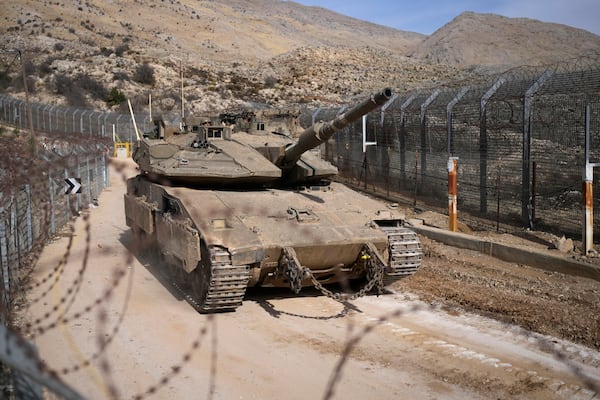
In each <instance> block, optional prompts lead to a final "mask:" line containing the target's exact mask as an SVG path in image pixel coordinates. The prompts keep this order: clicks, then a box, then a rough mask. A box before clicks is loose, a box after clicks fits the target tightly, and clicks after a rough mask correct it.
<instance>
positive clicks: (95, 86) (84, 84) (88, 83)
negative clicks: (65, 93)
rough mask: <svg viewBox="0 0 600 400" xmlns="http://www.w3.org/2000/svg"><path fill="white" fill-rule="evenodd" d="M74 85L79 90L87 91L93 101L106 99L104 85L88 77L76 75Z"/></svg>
mask: <svg viewBox="0 0 600 400" xmlns="http://www.w3.org/2000/svg"><path fill="white" fill-rule="evenodd" d="M75 83H76V84H77V86H79V87H80V88H81V89H83V90H85V91H87V92H88V93H89V94H90V95H91V97H92V98H94V99H98V100H104V99H106V98H107V97H108V90H107V89H106V88H105V87H104V85H103V84H102V83H100V82H98V81H96V80H94V79H92V78H91V77H90V76H89V75H83V74H82V75H78V76H77V78H76V80H75Z"/></svg>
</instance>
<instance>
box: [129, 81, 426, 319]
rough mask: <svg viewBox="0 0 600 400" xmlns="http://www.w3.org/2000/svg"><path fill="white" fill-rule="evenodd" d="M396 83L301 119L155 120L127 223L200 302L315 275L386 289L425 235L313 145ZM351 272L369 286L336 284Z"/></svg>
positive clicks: (228, 304) (312, 279) (417, 253)
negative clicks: (307, 121) (308, 120)
mask: <svg viewBox="0 0 600 400" xmlns="http://www.w3.org/2000/svg"><path fill="white" fill-rule="evenodd" d="M391 95H392V91H391V90H390V89H387V88H386V89H384V90H382V91H381V92H378V93H375V94H372V95H371V96H369V97H368V98H367V99H365V100H363V101H361V102H359V103H358V104H356V105H355V106H354V107H352V108H350V109H348V111H346V112H344V113H342V114H340V115H338V116H337V117H336V118H335V119H333V120H331V121H326V122H322V121H319V122H317V123H315V124H314V125H312V126H310V127H308V128H307V129H305V130H303V131H302V129H301V128H300V127H299V125H298V118H297V115H296V118H294V116H293V115H292V116H290V115H283V116H282V115H279V117H281V118H279V117H278V115H268V116H265V115H261V114H257V113H254V112H241V113H230V114H222V115H220V116H219V118H215V119H206V118H197V119H196V120H190V121H187V123H186V124H185V126H184V127H183V129H169V128H167V127H166V126H165V124H164V123H162V121H156V124H155V128H154V130H152V131H151V132H148V133H147V134H144V137H142V138H140V140H139V141H138V142H137V145H136V147H135V150H134V153H133V159H134V160H135V162H136V163H137V164H138V165H139V168H140V171H141V172H140V173H139V174H138V175H137V176H136V177H133V178H130V179H129V180H128V182H127V193H126V194H125V198H124V201H125V215H126V222H127V225H128V226H129V227H131V229H132V231H133V233H134V235H135V237H136V238H138V239H143V240H144V243H147V245H148V246H152V247H153V248H155V249H157V250H158V251H159V253H160V255H161V268H162V267H164V268H165V269H166V270H168V271H169V273H170V274H172V275H171V276H172V277H173V280H174V282H178V283H179V284H181V285H182V286H186V285H187V286H186V290H187V292H188V293H189V295H190V297H191V299H192V300H193V302H194V303H195V305H196V307H197V309H198V310H199V311H200V312H204V313H211V312H217V311H231V310H235V309H236V308H237V307H238V306H240V305H241V304H242V301H243V299H244V296H245V292H246V289H247V288H248V287H289V288H290V289H291V290H292V291H293V292H294V293H296V294H297V293H299V292H300V291H301V289H302V288H303V287H306V286H315V287H317V288H318V289H319V290H321V291H322V292H323V293H324V294H327V295H330V296H331V297H334V298H337V299H344V298H348V297H349V296H354V297H356V296H358V295H362V294H366V293H368V292H372V291H375V290H377V291H379V292H380V291H381V290H382V289H383V288H384V286H385V285H389V284H390V283H392V282H394V281H395V280H397V279H400V278H402V277H405V276H408V275H412V274H414V273H415V272H416V271H417V270H418V269H419V267H420V263H421V256H422V251H421V246H420V242H419V239H418V236H417V235H416V234H415V233H414V232H413V231H412V230H410V229H409V227H408V226H406V225H405V221H404V215H403V214H402V213H401V212H399V210H398V209H397V207H394V205H385V204H384V203H382V202H381V201H378V200H375V199H373V198H370V197H368V196H366V195H364V194H362V193H360V192H357V191H354V190H351V189H350V188H349V187H347V186H345V185H343V184H341V183H339V182H335V181H334V180H333V178H334V177H335V175H336V174H337V168H336V167H335V166H333V165H332V164H330V163H329V162H327V161H325V160H323V159H321V157H320V156H319V154H318V153H315V151H312V150H313V149H316V148H317V147H318V146H319V145H320V144H322V143H325V142H326V141H327V140H328V139H329V138H330V137H332V135H334V134H335V132H337V131H339V130H340V129H343V128H344V127H345V126H347V125H348V124H350V123H352V122H353V121H356V120H357V119H359V118H361V117H362V116H363V115H366V114H367V113H369V112H370V111H373V110H375V109H376V108H378V107H380V106H382V105H383V104H385V103H386V102H387V101H388V100H389V99H390V97H391ZM298 132H300V133H299V135H298ZM349 281H350V282H352V281H354V282H357V285H358V287H359V288H360V287H361V286H360V285H363V286H362V288H361V289H357V293H355V294H347V293H344V294H342V293H334V291H332V290H331V289H329V288H330V287H331V286H327V285H328V284H331V283H336V282H349ZM353 286H356V285H353Z"/></svg>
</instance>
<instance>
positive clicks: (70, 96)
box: [53, 74, 88, 107]
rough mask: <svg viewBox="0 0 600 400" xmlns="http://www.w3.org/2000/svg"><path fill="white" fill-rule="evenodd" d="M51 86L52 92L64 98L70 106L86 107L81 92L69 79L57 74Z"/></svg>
mask: <svg viewBox="0 0 600 400" xmlns="http://www.w3.org/2000/svg"><path fill="white" fill-rule="evenodd" d="M53 85H54V91H55V92H56V93H57V94H59V95H61V96H64V98H65V100H66V101H67V103H68V104H69V105H70V106H73V107H86V106H87V105H88V104H87V100H86V98H85V94H84V93H83V90H82V89H81V88H79V87H78V86H76V85H75V84H74V82H73V80H72V79H71V78H70V77H68V76H66V75H63V74H57V75H56V76H55V77H54V82H53Z"/></svg>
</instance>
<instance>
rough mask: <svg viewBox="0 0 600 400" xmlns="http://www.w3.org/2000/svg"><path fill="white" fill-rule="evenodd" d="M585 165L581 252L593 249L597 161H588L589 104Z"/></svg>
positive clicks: (586, 108)
mask: <svg viewBox="0 0 600 400" xmlns="http://www.w3.org/2000/svg"><path fill="white" fill-rule="evenodd" d="M584 156H585V167H584V170H583V190H582V192H581V194H582V200H583V238H582V239H583V253H584V254H588V253H589V252H590V251H592V250H593V249H594V167H600V164H598V163H595V164H594V163H590V104H589V103H587V104H586V106H585V149H584Z"/></svg>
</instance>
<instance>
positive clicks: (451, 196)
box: [448, 157, 458, 232]
mask: <svg viewBox="0 0 600 400" xmlns="http://www.w3.org/2000/svg"><path fill="white" fill-rule="evenodd" d="M457 160H458V157H450V158H448V229H450V230H451V231H452V232H456V231H457V230H458V219H457V204H456V203H457V201H458V200H457V193H456V181H457V179H456V172H457V166H456V162H457Z"/></svg>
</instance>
